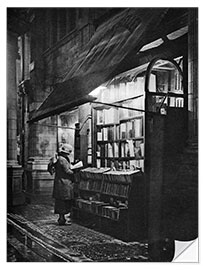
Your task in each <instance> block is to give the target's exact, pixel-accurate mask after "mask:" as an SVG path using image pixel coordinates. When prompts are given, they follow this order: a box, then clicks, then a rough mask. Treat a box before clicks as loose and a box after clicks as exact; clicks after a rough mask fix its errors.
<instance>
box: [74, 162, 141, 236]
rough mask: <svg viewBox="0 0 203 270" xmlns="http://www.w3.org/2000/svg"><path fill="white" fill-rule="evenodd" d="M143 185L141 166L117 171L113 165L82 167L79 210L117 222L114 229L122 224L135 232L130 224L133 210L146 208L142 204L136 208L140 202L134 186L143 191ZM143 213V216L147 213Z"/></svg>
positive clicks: (77, 200) (77, 203)
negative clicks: (113, 168) (110, 166)
mask: <svg viewBox="0 0 203 270" xmlns="http://www.w3.org/2000/svg"><path fill="white" fill-rule="evenodd" d="M140 185H142V186H143V185H144V181H143V173H142V172H141V171H140V170H133V171H132V170H126V171H114V170H112V169H111V168H99V169H98V168H93V167H91V168H86V169H83V170H81V171H80V180H79V195H78V198H76V200H75V202H76V203H75V207H76V210H77V213H78V215H80V212H81V213H82V214H83V215H84V213H87V214H90V215H92V216H94V217H97V218H98V219H102V220H103V219H106V220H109V221H111V222H115V223H116V224H117V225H115V223H114V229H115V230H116V228H117V227H122V226H123V227H124V228H123V229H125V230H128V229H129V228H130V229H131V233H132V232H133V230H134V229H133V228H132V226H131V227H130V226H129V224H131V223H132V220H131V216H130V215H131V213H132V212H134V211H137V212H140V211H141V212H143V207H139V209H137V206H138V205H141V204H140V203H139V202H137V200H140V198H139V196H134V194H136V193H135V192H134V190H136V191H139V192H140V191H141V190H140ZM132 191H133V193H134V194H133V193H132ZM142 192H143V190H142ZM142 199H143V198H142ZM132 209H133V210H132ZM140 216H142V220H144V214H143V215H140ZM100 221H101V220H100ZM138 223H139V222H138ZM133 227H134V228H136V226H133ZM135 235H136V232H135Z"/></svg>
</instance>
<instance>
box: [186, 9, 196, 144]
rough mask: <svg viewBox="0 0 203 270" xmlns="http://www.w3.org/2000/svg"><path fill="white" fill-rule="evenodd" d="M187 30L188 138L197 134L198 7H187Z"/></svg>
mask: <svg viewBox="0 0 203 270" xmlns="http://www.w3.org/2000/svg"><path fill="white" fill-rule="evenodd" d="M188 19H189V32H188V111H189V119H188V120H189V123H188V124H189V138H190V139H193V138H194V137H197V134H198V9H197V8H190V9H189V17H188Z"/></svg>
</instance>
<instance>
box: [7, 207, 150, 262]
mask: <svg viewBox="0 0 203 270" xmlns="http://www.w3.org/2000/svg"><path fill="white" fill-rule="evenodd" d="M14 213H15V214H14ZM56 220H57V216H56V215H54V214H53V207H52V206H51V205H42V204H40V205H34V204H33V205H32V204H31V205H27V206H26V207H24V206H23V207H17V208H15V209H14V211H13V213H12V214H10V215H8V224H9V226H8V258H7V259H8V261H9V262H15V261H21V262H22V261H32V262H34V261H36V260H37V261H51V262H55V261H73V262H84V261H93V262H119V261H122V262H146V261H148V257H147V244H145V243H139V242H129V243H127V242H123V241H121V240H118V239H115V238H113V237H111V236H109V235H105V234H102V233H100V232H97V231H95V230H92V229H88V228H87V227H84V226H81V225H79V224H76V223H75V222H73V223H72V225H71V226H69V225H64V226H58V224H57V221H56ZM9 221H12V222H10V223H9ZM16 224H18V225H19V226H21V228H24V229H25V231H24V237H23V236H22V235H23V233H22V232H21V235H20V233H19V231H18V233H16V226H15V225H16ZM14 232H15V233H14ZM26 232H27V235H29V233H30V234H31V235H33V239H34V240H33V239H32V240H30V242H32V244H30V243H29V241H28V240H25V239H26ZM27 238H29V237H27ZM31 238H32V236H31ZM40 240H42V241H43V243H44V244H45V245H44V248H43V247H42V246H41V245H38V246H37V244H36V242H37V241H40ZM26 241H27V247H26V246H25V243H26ZM33 243H34V244H33ZM46 244H47V245H46ZM49 245H51V251H50V252H48V251H47V250H49V247H50V246H49ZM54 248H55V249H54ZM31 250H32V251H31ZM37 253H38V255H37ZM54 253H55V254H58V256H54ZM39 255H40V256H39Z"/></svg>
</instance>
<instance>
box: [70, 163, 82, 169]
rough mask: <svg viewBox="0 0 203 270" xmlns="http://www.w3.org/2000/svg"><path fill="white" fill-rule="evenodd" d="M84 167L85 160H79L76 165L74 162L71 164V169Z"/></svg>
mask: <svg viewBox="0 0 203 270" xmlns="http://www.w3.org/2000/svg"><path fill="white" fill-rule="evenodd" d="M82 167H83V162H82V161H79V162H77V163H76V164H74V165H72V164H71V165H70V168H71V170H75V169H80V168H82Z"/></svg>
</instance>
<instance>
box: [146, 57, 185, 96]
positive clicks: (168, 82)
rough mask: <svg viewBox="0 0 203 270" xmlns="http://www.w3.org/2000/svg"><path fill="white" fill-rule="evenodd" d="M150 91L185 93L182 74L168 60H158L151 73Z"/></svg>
mask: <svg viewBox="0 0 203 270" xmlns="http://www.w3.org/2000/svg"><path fill="white" fill-rule="evenodd" d="M149 91H150V92H156V93H157V92H158V93H179V94H183V85H182V75H181V73H180V72H179V70H178V68H177V67H176V66H175V65H174V64H173V63H172V62H170V61H168V60H158V61H157V62H156V63H155V64H154V66H153V68H152V70H151V74H150V79H149Z"/></svg>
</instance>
